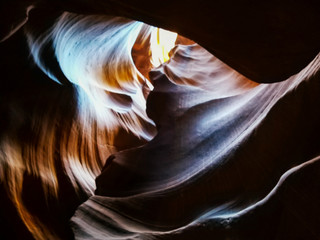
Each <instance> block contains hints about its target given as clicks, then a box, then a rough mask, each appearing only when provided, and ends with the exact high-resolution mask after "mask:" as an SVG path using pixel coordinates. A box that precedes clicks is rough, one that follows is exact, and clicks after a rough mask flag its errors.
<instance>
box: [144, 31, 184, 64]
mask: <svg viewBox="0 0 320 240" xmlns="http://www.w3.org/2000/svg"><path fill="white" fill-rule="evenodd" d="M177 36H178V34H177V33H174V32H170V31H167V30H164V29H161V28H155V29H154V30H153V31H152V33H151V39H150V51H151V62H152V64H153V66H154V67H158V66H160V65H161V64H162V63H164V62H166V61H168V60H169V59H170V56H169V52H170V51H171V49H172V48H174V46H175V42H176V39H177Z"/></svg>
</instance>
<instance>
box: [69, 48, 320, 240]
mask: <svg viewBox="0 0 320 240" xmlns="http://www.w3.org/2000/svg"><path fill="white" fill-rule="evenodd" d="M177 63H179V64H177ZM319 63H320V62H319V59H318V57H317V58H316V59H315V60H314V61H313V62H312V63H311V64H310V65H309V66H308V67H307V68H306V69H304V70H303V71H302V72H300V73H299V74H297V75H295V76H292V77H291V78H289V79H288V80H286V81H284V82H281V83H274V84H260V85H257V84H255V83H253V82H251V81H250V80H248V79H246V78H244V77H243V76H241V75H240V74H238V73H236V72H234V71H233V70H231V69H230V68H228V67H226V66H225V65H224V64H222V63H221V62H220V61H219V60H217V59H216V58H215V57H213V56H212V55H210V54H209V53H208V52H206V51H205V50H203V49H202V48H201V47H199V46H198V45H191V46H181V47H178V48H177V49H176V52H175V55H174V56H173V58H172V59H171V60H170V62H169V63H167V64H165V65H164V66H162V67H160V68H159V69H156V70H154V71H152V72H151V73H150V76H151V79H152V80H153V83H154V86H155V88H154V90H153V91H152V92H151V93H150V95H149V97H148V100H147V112H148V115H149V116H150V117H151V118H152V119H153V120H154V122H155V123H156V125H157V128H158V134H157V135H156V137H155V138H154V139H153V140H151V141H150V142H149V143H147V144H146V145H144V146H143V147H139V148H135V149H131V150H127V151H123V152H119V153H116V154H114V155H113V156H111V157H110V158H109V159H108V160H107V163H106V165H105V167H104V170H103V172H102V174H101V175H100V176H99V177H98V178H97V180H96V183H97V190H96V196H92V197H91V198H90V199H89V200H88V201H86V202H85V203H84V204H82V205H81V206H80V207H79V208H78V210H77V211H76V214H75V215H74V216H73V218H72V220H71V221H72V224H73V230H74V233H75V236H76V239H194V238H195V237H196V238H197V239H208V238H217V239H228V238H230V237H231V238H232V239H305V237H306V236H308V239H317V238H318V237H319V236H320V235H319V234H320V232H319V230H318V228H317V222H319V215H318V214H319V213H320V208H319V207H318V206H317V201H318V200H319V193H320V192H319V190H318V185H319V184H318V183H317V180H315V179H317V173H318V172H319V170H320V169H319V167H318V165H319V160H318V158H315V157H317V156H318V155H319V150H320V145H319V141H318V140H317V139H318V136H319V133H320V128H319V126H318V122H319V120H320V112H319V109H318V108H316V107H315V106H317V105H318V104H319V101H320V99H319V96H320V95H319V93H320V82H319V74H318V73H317V69H318V68H319ZM314 158H315V159H314ZM310 159H311V160H310ZM311 175H313V177H311ZM300 180H301V181H300ZM308 181H310V185H309V184H308ZM314 181H315V182H314ZM314 183H315V184H314ZM304 184H306V185H308V186H305V187H304ZM311 205H312V206H313V207H311ZM311 209H312V210H311ZM251 225H253V226H254V227H252V229H251V230H250V228H251V227H250V226H251Z"/></svg>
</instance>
